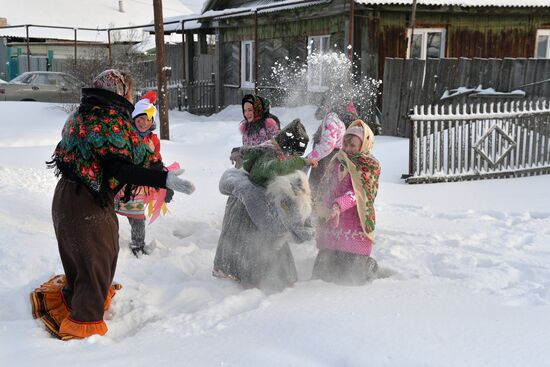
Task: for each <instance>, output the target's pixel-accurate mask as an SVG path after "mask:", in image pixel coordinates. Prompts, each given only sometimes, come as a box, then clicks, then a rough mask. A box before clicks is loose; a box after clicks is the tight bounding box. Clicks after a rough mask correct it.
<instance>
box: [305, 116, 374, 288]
mask: <svg viewBox="0 0 550 367" xmlns="http://www.w3.org/2000/svg"><path fill="white" fill-rule="evenodd" d="M373 144H374V134H373V133H372V131H371V129H370V128H369V127H368V126H367V125H366V124H365V123H364V122H363V121H361V120H355V121H354V122H352V123H351V125H350V127H349V128H348V129H347V130H346V133H345V136H344V143H343V147H342V150H340V151H339V152H338V153H337V154H336V155H335V156H334V158H333V159H332V160H331V162H330V164H329V166H328V168H327V171H326V173H325V175H324V176H323V179H322V181H321V184H320V188H319V191H318V193H319V195H318V196H317V198H316V202H315V204H316V206H317V207H316V214H317V216H318V217H319V219H320V223H321V224H320V225H319V227H318V229H317V247H318V248H319V253H318V255H317V258H316V259H315V265H314V268H313V278H317V279H322V280H325V281H329V282H335V283H344V284H363V283H365V282H366V281H368V280H369V279H372V278H373V277H374V275H375V273H376V270H377V268H378V266H377V264H376V261H375V260H374V259H373V258H371V257H370V254H371V251H372V247H373V245H374V227H375V222H376V217H375V213H374V199H375V198H376V193H377V191H378V177H379V176H380V163H379V162H378V160H377V159H376V158H375V157H374V156H373V155H372V154H371V150H372V148H373Z"/></svg>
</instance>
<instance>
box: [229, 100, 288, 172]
mask: <svg viewBox="0 0 550 367" xmlns="http://www.w3.org/2000/svg"><path fill="white" fill-rule="evenodd" d="M241 106H242V109H243V117H244V119H243V120H242V121H241V123H240V125H239V130H240V132H241V134H242V142H243V146H256V145H260V144H261V143H263V142H266V141H268V140H270V139H271V138H273V137H275V136H276V135H277V134H278V133H279V130H280V127H281V124H280V122H279V119H278V118H277V116H275V115H273V114H271V113H270V112H269V109H270V107H271V102H270V101H269V99H267V98H263V97H260V96H254V95H252V94H247V95H245V96H244V97H243V100H242V102H241ZM240 149H241V147H236V148H233V150H232V151H231V157H230V160H231V161H232V162H234V163H235V166H236V168H240V167H241V166H242V154H241V152H240Z"/></svg>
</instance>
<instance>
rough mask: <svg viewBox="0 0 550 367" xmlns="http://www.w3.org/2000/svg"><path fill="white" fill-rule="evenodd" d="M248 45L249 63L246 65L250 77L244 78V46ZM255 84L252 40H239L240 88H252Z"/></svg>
mask: <svg viewBox="0 0 550 367" xmlns="http://www.w3.org/2000/svg"><path fill="white" fill-rule="evenodd" d="M247 45H250V48H249V49H248V50H249V51H248V52H249V55H248V56H249V57H250V65H248V71H249V75H250V79H249V80H246V68H247V67H246V56H247V55H246V52H247V50H246V48H247V47H246V46H247ZM254 86H255V82H254V41H242V42H241V88H247V89H249V88H250V89H252V88H254Z"/></svg>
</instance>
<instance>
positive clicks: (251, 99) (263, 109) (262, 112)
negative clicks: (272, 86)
mask: <svg viewBox="0 0 550 367" xmlns="http://www.w3.org/2000/svg"><path fill="white" fill-rule="evenodd" d="M245 103H250V104H252V108H253V109H254V121H258V120H259V119H261V118H263V117H266V116H267V115H269V108H270V107H271V101H270V100H269V99H267V98H263V97H260V96H254V95H252V94H247V95H245V96H244V97H243V100H242V103H241V105H242V108H243V114H244V104H245Z"/></svg>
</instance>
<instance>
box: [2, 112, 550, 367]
mask: <svg viewBox="0 0 550 367" xmlns="http://www.w3.org/2000/svg"><path fill="white" fill-rule="evenodd" d="M313 111H314V108H313V107H311V106H310V107H302V108H299V109H282V108H275V109H274V113H275V114H277V115H278V116H279V117H280V118H281V121H283V122H284V123H287V122H289V121H291V119H292V118H294V117H301V118H302V120H303V121H304V122H305V123H306V126H307V127H308V131H309V132H313V131H314V129H315V128H316V123H317V122H316V121H315V120H314V119H313ZM65 115H66V114H65V112H63V111H62V110H61V109H59V107H56V106H55V105H50V104H42V103H33V102H24V103H22V102H19V103H18V102H13V103H12V102H2V103H0V116H2V119H1V122H0V124H1V131H2V133H1V134H0V202H1V203H2V205H0V346H1V347H0V366H31V365H32V366H34V365H41V366H59V365H75V366H121V365H129V366H133V367H138V366H254V367H257V366H262V367H263V366H276V367H280V366H300V367H307V366H400V367H401V366H460V367H462V366H545V365H546V366H547V365H549V363H550V362H549V360H550V349H549V348H548V347H547V343H548V341H549V340H550V199H549V196H548V187H550V176H538V177H530V178H521V179H507V180H487V181H477V182H464V183H449V184H431V185H411V186H409V185H406V184H404V183H403V181H401V180H400V178H399V177H400V175H401V174H402V173H404V172H405V171H406V169H407V149H408V145H407V144H408V143H407V140H405V139H398V138H390V137H378V139H377V142H376V147H375V151H374V153H375V155H376V156H377V157H378V158H379V159H380V161H381V164H382V168H383V171H382V177H381V182H380V191H379V195H378V198H377V202H376V204H377V205H376V208H377V217H378V226H377V232H378V235H377V236H378V242H377V244H376V247H375V249H374V251H373V256H374V257H375V258H376V259H377V260H378V263H379V265H380V267H381V271H380V278H379V279H376V280H374V281H373V282H372V283H370V284H367V285H365V286H361V287H344V286H337V285H333V284H328V283H324V282H322V281H318V280H316V281H312V280H310V279H309V278H310V274H311V269H312V267H313V260H314V258H315V255H316V249H315V246H314V243H312V242H310V243H306V244H302V245H295V246H293V247H292V250H293V252H294V255H295V259H296V264H297V267H298V272H299V278H300V280H299V282H298V283H297V284H296V285H295V286H294V287H292V288H289V289H287V290H285V291H284V292H282V293H278V294H273V295H267V294H265V293H263V292H262V291H260V290H255V289H253V290H243V289H241V288H240V287H239V286H238V285H237V284H235V283H232V282H231V281H227V280H220V279H216V278H213V277H212V276H211V268H212V262H213V258H214V253H215V248H216V243H217V239H218V236H219V232H220V227H221V221H222V217H223V212H224V205H225V200H226V199H225V197H223V196H222V195H221V194H219V192H218V189H217V186H218V179H219V177H220V175H221V174H222V172H223V171H224V170H225V169H227V168H229V167H230V162H229V159H228V156H229V151H230V149H231V148H232V147H233V146H237V145H239V141H240V136H239V133H238V129H237V124H238V121H239V120H240V116H241V114H240V106H232V107H229V108H227V109H225V110H224V111H222V112H220V113H219V114H217V115H214V116H211V117H208V118H207V117H197V116H193V115H190V114H188V113H185V112H171V114H170V119H171V120H170V134H171V138H172V140H171V141H163V143H162V144H163V147H162V151H163V156H164V158H165V162H166V163H171V162H173V161H179V162H180V163H181V165H182V166H183V167H184V168H186V173H184V176H185V177H186V178H188V179H190V180H192V181H193V182H194V183H195V184H196V186H197V191H196V192H195V193H194V194H193V195H192V196H185V195H178V194H176V197H175V198H174V200H173V202H172V203H171V204H170V213H169V214H168V215H167V216H165V217H162V218H159V219H158V220H157V221H156V222H155V223H153V224H152V225H151V226H148V227H147V241H148V242H151V243H153V244H154V246H155V247H156V248H155V250H154V252H153V253H152V254H151V255H150V256H148V257H143V258H140V259H136V258H135V257H134V256H133V255H132V254H131V253H130V251H129V250H128V248H127V244H128V239H129V225H128V223H127V221H126V220H125V218H120V224H121V228H120V239H121V251H120V256H119V263H118V268H117V275H116V277H115V280H116V281H118V282H120V283H122V284H123V286H124V288H123V289H122V290H121V291H120V292H119V293H118V294H117V296H116V297H115V299H114V301H113V304H112V307H111V310H110V312H109V314H108V315H107V318H108V321H107V323H108V326H109V332H108V333H107V335H106V336H104V337H98V336H94V337H91V338H88V339H86V340H82V341H70V342H61V341H58V340H56V339H54V338H52V337H50V336H49V334H48V333H47V332H46V331H45V330H44V329H43V327H42V325H41V324H39V323H38V322H37V321H35V320H33V319H32V317H31V313H30V309H31V308H30V303H29V300H28V294H29V292H30V291H31V290H32V289H33V288H34V287H36V286H38V285H39V284H40V283H41V282H43V281H45V280H47V279H49V277H51V276H52V275H54V274H56V273H61V272H62V267H61V263H60V260H59V257H58V254H57V244H56V240H55V236H54V233H53V228H52V224H51V216H50V205H51V199H52V194H53V190H54V187H55V184H56V178H55V177H54V175H53V172H52V171H51V170H48V169H46V167H45V164H44V161H46V160H47V159H48V158H49V156H50V154H51V153H52V151H53V148H54V146H55V144H56V143H57V141H58V138H59V135H60V131H61V127H62V125H63V122H64V119H65Z"/></svg>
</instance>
